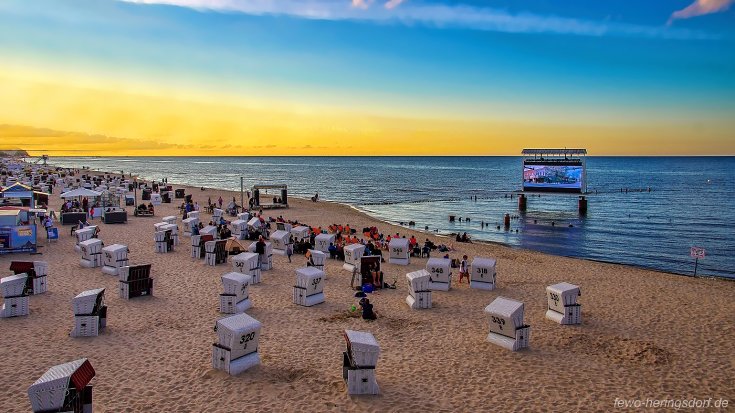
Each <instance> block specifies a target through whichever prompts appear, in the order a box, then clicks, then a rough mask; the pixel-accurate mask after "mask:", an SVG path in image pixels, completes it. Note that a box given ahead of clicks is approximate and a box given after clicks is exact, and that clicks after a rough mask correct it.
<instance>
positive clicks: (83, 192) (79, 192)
mask: <svg viewBox="0 0 735 413" xmlns="http://www.w3.org/2000/svg"><path fill="white" fill-rule="evenodd" d="M100 195H102V193H101V192H97V191H93V190H91V189H86V188H77V189H72V190H71V191H68V192H64V193H63V194H61V197H62V198H77V197H80V196H86V197H98V196H100Z"/></svg>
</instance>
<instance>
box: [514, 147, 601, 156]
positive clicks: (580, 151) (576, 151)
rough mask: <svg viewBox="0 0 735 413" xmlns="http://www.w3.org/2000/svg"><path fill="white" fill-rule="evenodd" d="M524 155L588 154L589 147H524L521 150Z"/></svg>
mask: <svg viewBox="0 0 735 413" xmlns="http://www.w3.org/2000/svg"><path fill="white" fill-rule="evenodd" d="M521 154H523V155H551V156H562V155H564V156H566V155H587V149H567V148H564V149H558V148H552V149H538V148H537V149H524V150H523V152H521Z"/></svg>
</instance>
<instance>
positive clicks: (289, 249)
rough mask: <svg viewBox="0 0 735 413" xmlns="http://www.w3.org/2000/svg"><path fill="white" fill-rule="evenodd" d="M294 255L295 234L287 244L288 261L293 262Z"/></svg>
mask: <svg viewBox="0 0 735 413" xmlns="http://www.w3.org/2000/svg"><path fill="white" fill-rule="evenodd" d="M292 255H293V235H291V236H290V237H289V238H288V244H286V256H287V257H288V262H291V256H292Z"/></svg>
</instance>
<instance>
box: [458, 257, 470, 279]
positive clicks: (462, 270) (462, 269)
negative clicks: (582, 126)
mask: <svg viewBox="0 0 735 413" xmlns="http://www.w3.org/2000/svg"><path fill="white" fill-rule="evenodd" d="M463 277H467V283H468V284H469V282H470V273H469V271H468V269H467V256H466V255H463V256H462V262H460V263H459V283H460V284H462V278H463Z"/></svg>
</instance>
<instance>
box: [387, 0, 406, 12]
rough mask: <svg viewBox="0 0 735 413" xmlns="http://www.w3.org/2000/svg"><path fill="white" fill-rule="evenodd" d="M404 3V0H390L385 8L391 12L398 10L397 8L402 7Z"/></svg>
mask: <svg viewBox="0 0 735 413" xmlns="http://www.w3.org/2000/svg"><path fill="white" fill-rule="evenodd" d="M403 1H404V0H388V1H387V2H386V3H385V8H386V9H388V10H390V9H394V8H396V7H398V6H400V5H401V3H403Z"/></svg>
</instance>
